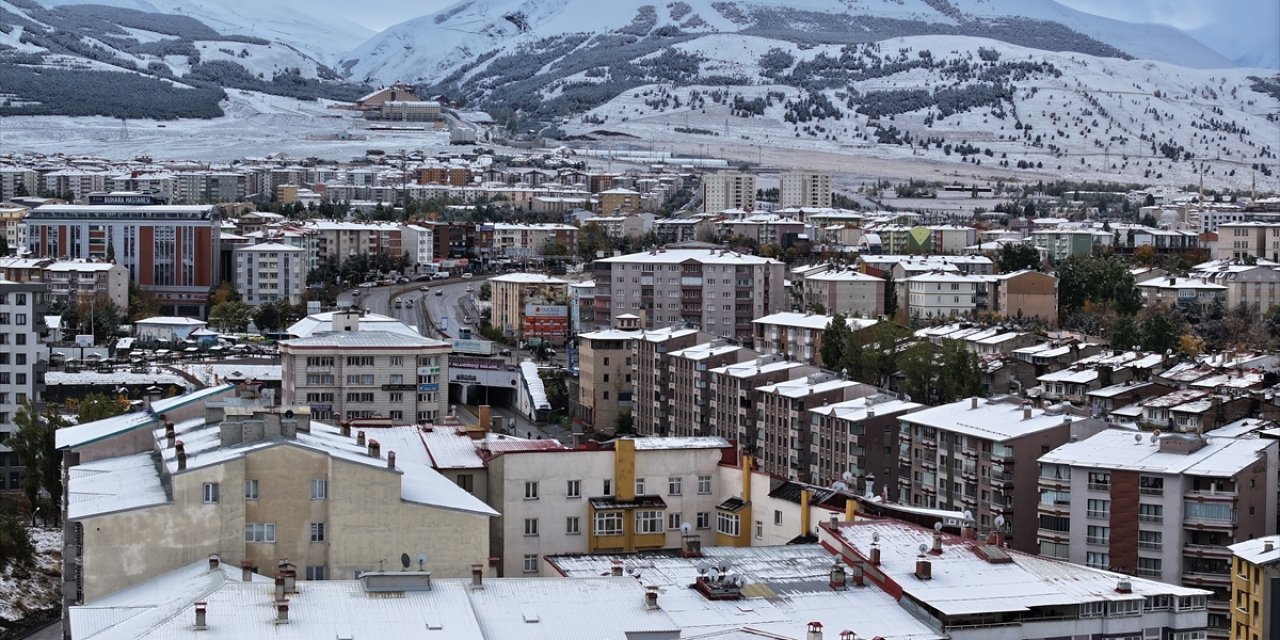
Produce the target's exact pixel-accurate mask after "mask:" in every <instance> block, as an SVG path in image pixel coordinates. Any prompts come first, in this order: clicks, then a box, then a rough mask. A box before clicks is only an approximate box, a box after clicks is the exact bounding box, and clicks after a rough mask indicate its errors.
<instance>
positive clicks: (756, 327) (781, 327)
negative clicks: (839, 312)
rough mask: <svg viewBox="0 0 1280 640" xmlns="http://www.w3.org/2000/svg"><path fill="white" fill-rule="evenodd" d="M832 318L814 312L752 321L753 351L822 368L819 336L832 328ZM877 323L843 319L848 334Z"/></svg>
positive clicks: (771, 316)
mask: <svg viewBox="0 0 1280 640" xmlns="http://www.w3.org/2000/svg"><path fill="white" fill-rule="evenodd" d="M832 318H833V316H826V315H822V314H816V313H795V312H792V311H783V312H781V313H775V314H772V315H768V316H765V317H763V318H758V319H756V320H753V321H752V322H751V326H752V329H753V335H752V343H753V344H754V345H755V350H756V351H759V352H761V353H770V354H776V355H780V356H783V357H784V358H787V359H789V360H795V361H797V362H803V363H804V364H811V365H817V366H822V365H823V362H822V334H823V333H825V332H826V330H827V327H829V326H831V320H832ZM878 322H879V320H871V319H867V318H853V317H849V318H845V324H847V325H848V326H849V329H850V330H851V331H854V332H857V331H861V330H863V329H866V328H869V327H872V326H875V325H876V324H877V323H878Z"/></svg>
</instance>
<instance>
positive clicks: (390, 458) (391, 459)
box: [387, 451, 396, 469]
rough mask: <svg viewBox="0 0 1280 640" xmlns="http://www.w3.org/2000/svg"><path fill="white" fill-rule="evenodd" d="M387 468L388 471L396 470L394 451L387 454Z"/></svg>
mask: <svg viewBox="0 0 1280 640" xmlns="http://www.w3.org/2000/svg"><path fill="white" fill-rule="evenodd" d="M387 468H388V469H395V468H396V452H394V451H388V452H387Z"/></svg>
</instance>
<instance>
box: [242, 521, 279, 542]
mask: <svg viewBox="0 0 1280 640" xmlns="http://www.w3.org/2000/svg"><path fill="white" fill-rule="evenodd" d="M244 541H245V542H275V541H276V523H274V522H250V523H247V524H245V525H244Z"/></svg>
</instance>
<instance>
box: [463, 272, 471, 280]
mask: <svg viewBox="0 0 1280 640" xmlns="http://www.w3.org/2000/svg"><path fill="white" fill-rule="evenodd" d="M462 277H463V278H464V279H465V278H470V277H471V272H467V273H464V274H462Z"/></svg>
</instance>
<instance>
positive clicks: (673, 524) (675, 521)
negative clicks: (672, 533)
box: [667, 511, 681, 529]
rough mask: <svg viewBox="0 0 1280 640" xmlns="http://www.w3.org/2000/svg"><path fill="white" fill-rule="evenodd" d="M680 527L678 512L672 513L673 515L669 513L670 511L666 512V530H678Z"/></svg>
mask: <svg viewBox="0 0 1280 640" xmlns="http://www.w3.org/2000/svg"><path fill="white" fill-rule="evenodd" d="M680 525H681V522H680V513H679V512H674V513H673V512H671V511H668V512H667V528H668V529H679V528H680Z"/></svg>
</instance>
